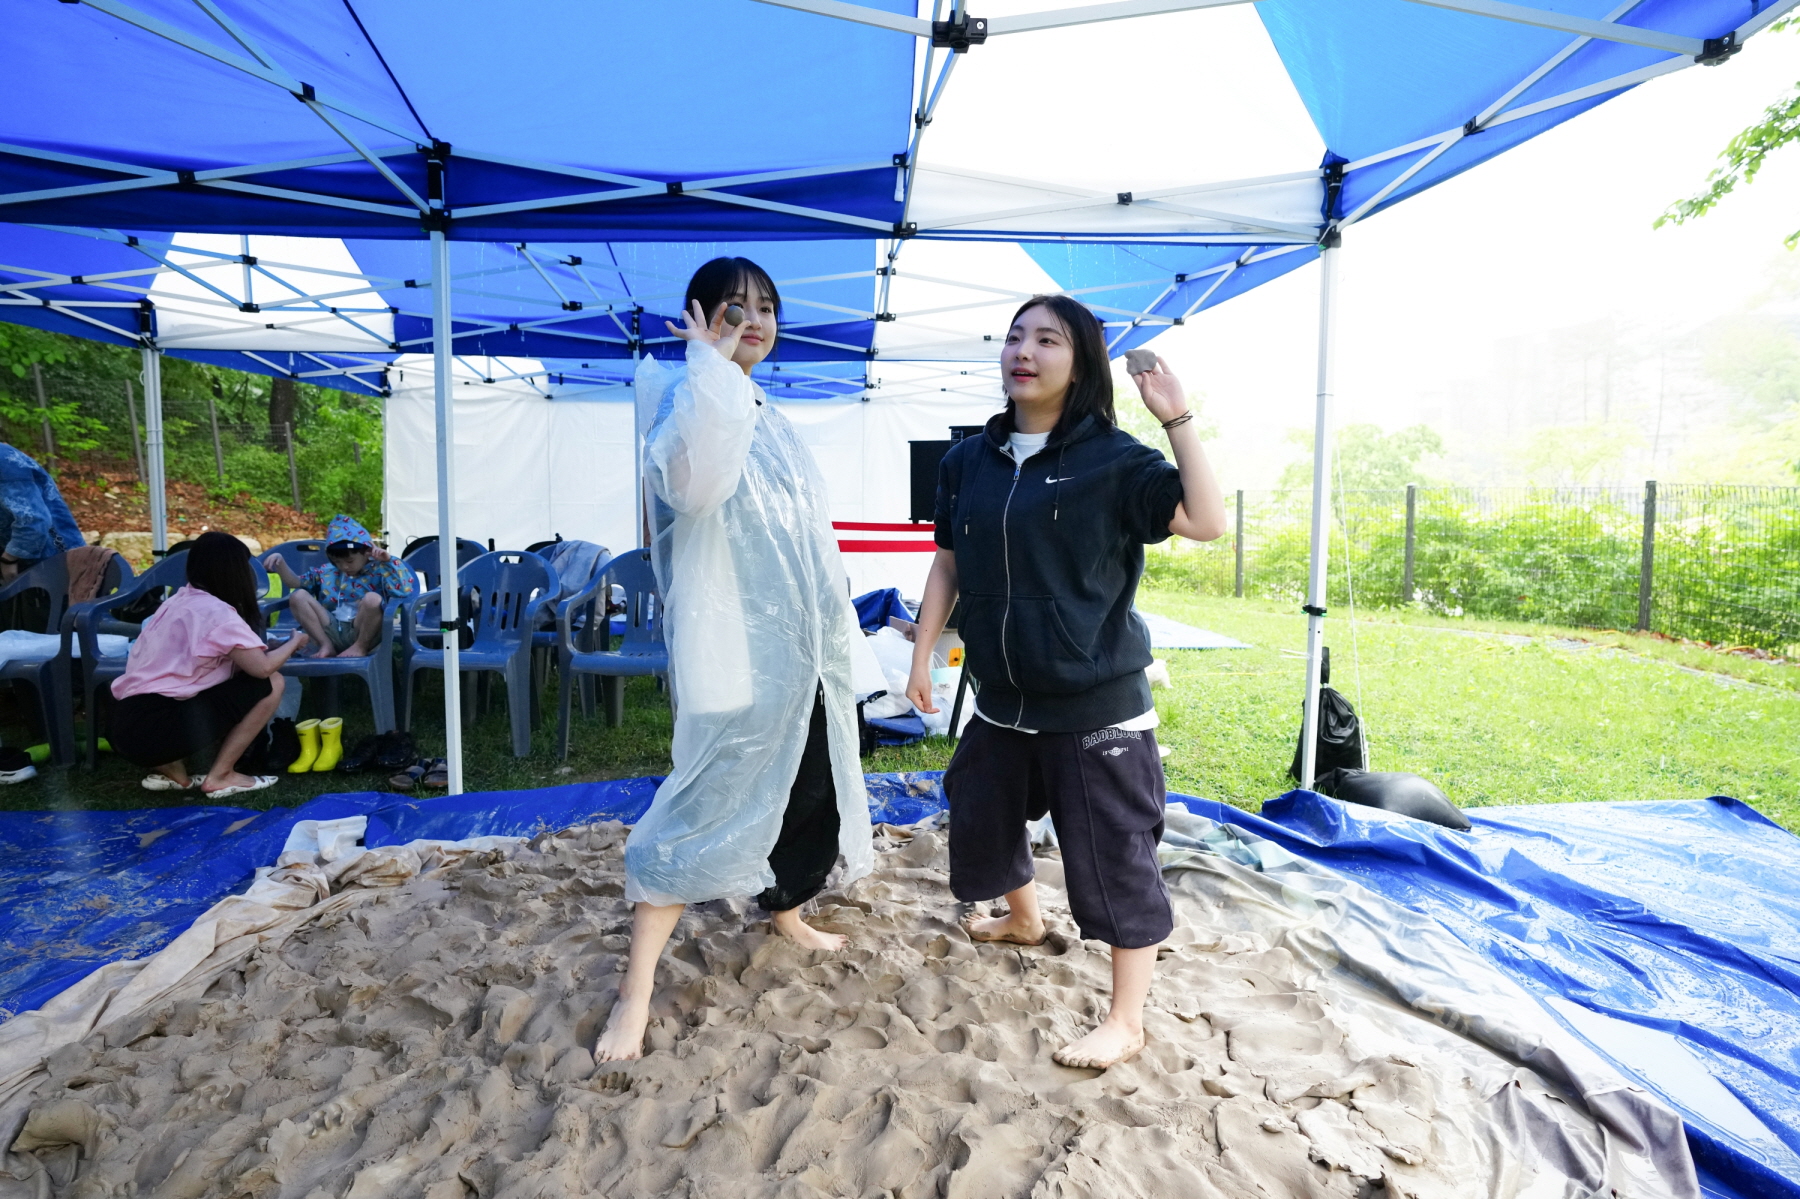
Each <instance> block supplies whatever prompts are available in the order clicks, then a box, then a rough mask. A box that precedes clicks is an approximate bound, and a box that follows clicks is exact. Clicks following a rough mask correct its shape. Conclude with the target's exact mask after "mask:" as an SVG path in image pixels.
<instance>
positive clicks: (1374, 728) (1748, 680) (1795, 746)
mask: <svg viewBox="0 0 1800 1199" xmlns="http://www.w3.org/2000/svg"><path fill="white" fill-rule="evenodd" d="M1142 604H1143V606H1144V607H1145V608H1147V609H1150V610H1153V611H1156V612H1160V613H1163V614H1164V615H1167V616H1171V617H1174V618H1175V619H1177V620H1183V621H1186V622H1188V623H1190V624H1196V625H1200V626H1202V627H1205V628H1210V629H1215V630H1217V631H1219V632H1221V633H1226V634H1228V635H1230V636H1234V637H1237V638H1238V639H1239V640H1242V641H1247V642H1249V643H1251V645H1253V646H1254V647H1255V648H1253V649H1249V650H1211V651H1182V650H1170V651H1159V652H1160V653H1161V656H1164V657H1166V658H1168V659H1169V666H1170V673H1171V675H1172V676H1173V679H1174V687H1173V688H1172V689H1171V690H1168V691H1159V692H1157V696H1158V702H1157V708H1158V711H1159V712H1160V713H1161V714H1162V718H1163V727H1162V729H1161V730H1160V731H1159V733H1158V736H1159V737H1160V738H1161V739H1162V741H1163V743H1164V744H1165V745H1167V746H1168V747H1169V748H1170V749H1171V750H1172V751H1173V752H1172V754H1171V756H1170V757H1169V759H1168V761H1167V763H1166V767H1167V770H1168V775H1169V786H1170V788H1171V789H1172V790H1178V791H1185V792H1188V793H1190V794H1195V795H1205V796H1209V797H1211V798H1214V799H1223V800H1227V801H1229V802H1231V803H1234V804H1237V805H1238V806H1240V807H1248V808H1254V807H1255V806H1256V805H1257V804H1258V803H1260V802H1261V801H1262V800H1263V799H1265V798H1268V797H1269V796H1272V795H1276V794H1279V793H1280V792H1281V791H1283V790H1285V789H1286V788H1287V787H1288V786H1290V785H1291V784H1290V783H1289V781H1288V779H1287V777H1286V773H1285V772H1286V770H1287V766H1288V763H1289V761H1290V760H1291V759H1292V757H1293V752H1294V744H1295V739H1296V734H1297V731H1298V727H1299V700H1300V694H1301V690H1302V686H1303V682H1304V667H1305V663H1304V660H1303V659H1302V658H1301V657H1299V656H1297V655H1298V654H1299V653H1300V652H1301V651H1303V650H1304V649H1305V645H1306V620H1305V617H1303V616H1302V615H1300V614H1299V613H1295V612H1291V611H1284V610H1282V609H1280V608H1277V607H1275V606H1274V605H1272V604H1268V603H1263V602H1259V601H1254V600H1233V599H1212V598H1199V597H1188V596H1183V595H1179V594H1175V593H1170V592H1166V591H1161V592H1146V593H1145V594H1144V595H1143V597H1142ZM1341 616H1342V610H1341V609H1340V610H1338V611H1337V612H1334V614H1333V619H1332V621H1331V622H1330V624H1329V625H1328V626H1327V630H1328V637H1327V642H1328V644H1330V645H1331V647H1332V659H1333V679H1332V682H1333V685H1334V686H1335V687H1336V688H1337V689H1338V690H1339V691H1341V692H1342V693H1343V694H1344V695H1345V696H1347V697H1348V698H1349V699H1350V701H1351V703H1352V704H1354V705H1355V706H1356V708H1357V711H1358V712H1359V713H1360V714H1361V715H1362V717H1363V719H1364V722H1365V724H1366V726H1367V729H1368V737H1369V747H1370V758H1371V763H1370V764H1371V765H1372V766H1373V767H1374V768H1375V769H1377V770H1409V771H1413V772H1414V773H1417V774H1421V775H1424V776H1425V777H1426V778H1429V779H1431V780H1433V781H1434V782H1436V783H1437V784H1438V785H1439V786H1440V787H1442V788H1443V789H1444V791H1445V792H1446V793H1447V794H1448V795H1449V796H1450V798H1451V799H1453V800H1454V801H1456V802H1457V803H1458V804H1460V805H1462V806H1464V807H1480V806H1483V805H1489V804H1523V803H1560V802H1568V801H1577V800H1618V799H1694V798H1700V797H1703V796H1707V795H1714V794H1723V795H1732V796H1736V797H1737V798H1739V799H1743V800H1745V801H1747V802H1749V803H1752V804H1754V805H1755V806H1756V807H1757V808H1758V809H1759V810H1761V811H1762V812H1764V813H1765V814H1766V815H1768V816H1770V817H1771V818H1772V819H1774V820H1777V821H1779V822H1780V823H1782V824H1783V825H1785V826H1786V827H1788V828H1790V829H1800V794H1797V792H1800V693H1797V691H1800V667H1795V666H1791V665H1787V664H1783V663H1773V662H1765V661H1757V660H1754V659H1747V658H1743V657H1740V656H1737V655H1732V654H1724V653H1719V652H1717V651H1711V650H1704V649H1700V648H1699V647H1695V646H1691V645H1683V644H1679V643H1671V642H1667V641H1663V640H1660V639H1657V638H1653V637H1644V636H1636V635H1631V634H1622V633H1614V632H1608V633H1599V632H1595V631H1592V630H1588V631H1577V630H1558V629H1546V628H1543V627H1542V626H1531V625H1496V624H1492V623H1488V622H1475V621H1451V620H1446V619H1443V618H1441V617H1429V618H1420V617H1413V616H1405V617H1400V616H1396V615H1395V614H1393V613H1386V612H1383V613H1377V614H1374V615H1373V616H1366V617H1364V618H1362V619H1359V620H1357V621H1356V622H1355V624H1354V626H1352V625H1351V624H1350V623H1349V622H1347V621H1346V620H1344V619H1342V618H1341ZM1353 631H1354V639H1353V638H1352V632H1353ZM1578 638H1580V639H1582V640H1576V639H1578ZM1284 651H1287V652H1284ZM1359 659H1360V665H1361V670H1360V675H1361V679H1360V686H1359V682H1358V673H1359V672H1358V670H1357V662H1358V660H1359Z"/></svg>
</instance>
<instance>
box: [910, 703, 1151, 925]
mask: <svg viewBox="0 0 1800 1199" xmlns="http://www.w3.org/2000/svg"><path fill="white" fill-rule="evenodd" d="M1165 791H1166V788H1165V786H1164V783H1163V769H1162V759H1161V758H1160V757H1158V756H1157V752H1156V734H1155V733H1152V732H1149V731H1144V732H1125V731H1123V730H1120V729H1095V730H1093V731H1091V732H1086V733H1020V732H1016V731H1014V730H1013V729H1007V728H1001V727H1000V726H999V725H994V724H989V723H988V722H987V721H985V720H983V719H982V718H981V717H979V716H977V717H976V718H975V719H973V720H971V721H969V725H968V729H967V730H966V731H965V732H964V733H963V738H962V743H961V744H960V745H958V746H957V747H956V756H955V757H954V758H952V759H951V760H950V769H949V770H947V771H945V772H944V798H945V799H946V800H948V801H949V804H950V890H951V891H952V892H954V893H955V895H956V897H957V898H958V899H960V900H963V901H964V902H973V901H977V900H984V899H993V898H995V897H997V896H1000V895H1004V894H1006V893H1007V892H1008V891H1013V890H1016V889H1018V888H1019V887H1023V886H1024V885H1025V884H1026V883H1028V882H1030V881H1031V879H1032V877H1033V875H1034V874H1035V873H1036V872H1035V870H1034V868H1033V866H1032V861H1031V844H1030V841H1029V839H1028V838H1027V837H1026V834H1025V823H1026V821H1028V820H1037V819H1038V818H1040V817H1042V816H1043V815H1044V813H1045V812H1049V813H1050V814H1051V816H1052V817H1053V818H1054V819H1055V821H1056V836H1057V840H1058V841H1059V842H1060V843H1061V845H1062V862H1063V875H1064V878H1065V880H1066V881H1067V883H1068V887H1069V908H1070V910H1071V911H1073V912H1074V914H1075V923H1076V924H1077V925H1079V926H1080V928H1081V935H1082V936H1083V937H1084V938H1087V939H1091V940H1096V941H1104V942H1106V943H1107V944H1108V945H1114V946H1117V947H1119V948H1121V949H1139V948H1142V947H1143V946H1146V945H1156V944H1158V943H1160V942H1161V941H1162V940H1163V939H1164V938H1166V937H1167V936H1168V935H1169V933H1170V931H1171V930H1172V929H1173V928H1174V926H1175V924H1174V913H1173V911H1172V910H1171V908H1170V906H1169V889H1168V888H1167V887H1166V886H1164V885H1163V878H1162V869H1161V867H1160V866H1159V865H1158V863H1157V860H1156V845H1157V842H1159V841H1161V840H1162V833H1163V799H1164V794H1165Z"/></svg>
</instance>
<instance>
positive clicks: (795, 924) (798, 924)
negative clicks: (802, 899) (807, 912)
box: [769, 908, 850, 949]
mask: <svg viewBox="0 0 1800 1199" xmlns="http://www.w3.org/2000/svg"><path fill="white" fill-rule="evenodd" d="M769 920H770V921H771V922H772V923H773V924H774V925H775V931H776V932H778V933H780V934H781V935H782V936H784V937H786V938H787V939H788V940H790V941H798V942H799V943H800V944H802V945H804V946H805V947H806V948H808V949H842V948H843V947H844V946H846V945H848V944H849V943H850V938H848V937H845V936H842V935H840V934H838V933H827V932H820V931H819V930H818V929H816V928H814V927H813V926H812V925H810V924H808V923H807V922H806V921H804V920H802V919H800V909H799V908H789V909H788V910H787V911H785V912H770V913H769Z"/></svg>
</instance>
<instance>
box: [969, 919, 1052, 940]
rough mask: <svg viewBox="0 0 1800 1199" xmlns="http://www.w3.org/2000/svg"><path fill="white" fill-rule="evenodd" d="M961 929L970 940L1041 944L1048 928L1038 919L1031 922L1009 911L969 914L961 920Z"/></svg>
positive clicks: (1047, 932) (1048, 932)
mask: <svg viewBox="0 0 1800 1199" xmlns="http://www.w3.org/2000/svg"><path fill="white" fill-rule="evenodd" d="M963 931H964V932H966V933H968V934H969V939H970V940H971V941H1004V942H1006V943H1007V944H1009V945H1042V944H1043V943H1044V942H1045V941H1046V940H1048V939H1049V936H1050V930H1049V929H1047V928H1046V927H1044V922H1043V921H1042V920H1039V921H1038V922H1037V923H1036V924H1032V923H1030V922H1028V921H1027V920H1025V919H1024V918H1023V917H1016V916H1014V915H1013V914H1012V913H1011V912H1008V913H1007V914H1006V915H1004V916H988V917H985V918H983V917H979V916H970V917H969V918H967V919H966V920H964V921H963Z"/></svg>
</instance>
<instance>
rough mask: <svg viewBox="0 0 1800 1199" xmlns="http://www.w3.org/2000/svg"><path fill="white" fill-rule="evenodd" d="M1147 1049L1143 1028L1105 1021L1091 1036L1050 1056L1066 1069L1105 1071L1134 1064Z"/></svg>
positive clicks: (1072, 1042)
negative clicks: (1129, 1062) (1145, 1047)
mask: <svg viewBox="0 0 1800 1199" xmlns="http://www.w3.org/2000/svg"><path fill="white" fill-rule="evenodd" d="M1143 1048H1144V1030H1143V1029H1142V1028H1135V1029H1134V1028H1127V1027H1125V1026H1124V1025H1123V1024H1114V1023H1113V1022H1112V1021H1111V1020H1105V1021H1102V1022H1101V1024H1100V1027H1098V1028H1096V1029H1095V1030H1094V1031H1093V1032H1091V1033H1089V1034H1088V1035H1087V1036H1085V1037H1082V1038H1081V1039H1080V1040H1079V1041H1071V1042H1070V1043H1069V1044H1067V1045H1064V1046H1063V1047H1062V1048H1061V1049H1058V1050H1057V1051H1056V1052H1055V1053H1053V1054H1051V1055H1050V1056H1051V1057H1053V1058H1055V1059H1056V1061H1057V1062H1058V1063H1060V1064H1062V1065H1064V1066H1074V1067H1075V1068H1076V1069H1079V1070H1105V1069H1107V1068H1109V1067H1111V1066H1117V1065H1120V1064H1122V1063H1124V1062H1128V1061H1130V1060H1131V1059H1132V1058H1134V1057H1136V1056H1137V1055H1138V1053H1139V1052H1140V1051H1141V1050H1142V1049H1143Z"/></svg>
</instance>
